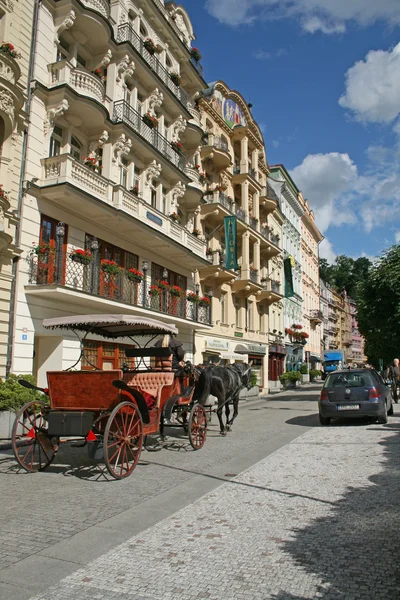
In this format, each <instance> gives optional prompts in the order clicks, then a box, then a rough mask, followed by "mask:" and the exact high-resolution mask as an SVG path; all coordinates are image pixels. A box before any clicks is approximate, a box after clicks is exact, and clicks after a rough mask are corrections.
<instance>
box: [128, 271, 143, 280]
mask: <svg viewBox="0 0 400 600" xmlns="http://www.w3.org/2000/svg"><path fill="white" fill-rule="evenodd" d="M127 275H128V279H129V281H134V282H135V283H140V282H141V281H143V273H142V271H139V270H138V269H129V271H128V273H127Z"/></svg>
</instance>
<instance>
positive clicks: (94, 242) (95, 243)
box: [90, 238, 99, 252]
mask: <svg viewBox="0 0 400 600" xmlns="http://www.w3.org/2000/svg"><path fill="white" fill-rule="evenodd" d="M90 249H91V250H93V252H96V251H97V250H98V249H99V240H98V239H97V238H93V239H92V241H91V243H90Z"/></svg>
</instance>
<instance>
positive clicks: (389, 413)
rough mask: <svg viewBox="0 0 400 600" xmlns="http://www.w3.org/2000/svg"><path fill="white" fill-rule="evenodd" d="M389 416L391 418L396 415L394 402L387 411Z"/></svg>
mask: <svg viewBox="0 0 400 600" xmlns="http://www.w3.org/2000/svg"><path fill="white" fill-rule="evenodd" d="M387 414H388V415H389V416H390V417H391V416H393V415H394V409H393V402H392V403H391V405H390V408H389V410H388V411H387Z"/></svg>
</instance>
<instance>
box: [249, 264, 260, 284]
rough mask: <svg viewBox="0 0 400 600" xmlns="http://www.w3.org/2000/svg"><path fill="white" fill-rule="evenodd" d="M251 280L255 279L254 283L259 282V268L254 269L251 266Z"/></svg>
mask: <svg viewBox="0 0 400 600" xmlns="http://www.w3.org/2000/svg"><path fill="white" fill-rule="evenodd" d="M250 281H253V283H258V282H259V274H258V270H257V269H252V268H251V267H250Z"/></svg>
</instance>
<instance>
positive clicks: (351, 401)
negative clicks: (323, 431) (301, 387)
mask: <svg viewBox="0 0 400 600" xmlns="http://www.w3.org/2000/svg"><path fill="white" fill-rule="evenodd" d="M318 409H319V421H320V423H321V425H329V423H330V421H331V419H341V418H342V419H343V418H346V419H347V418H349V417H355V418H360V417H375V418H376V420H377V421H378V423H387V420H388V415H392V414H393V399H392V393H391V391H390V388H389V387H388V386H387V385H385V383H384V381H383V379H382V377H381V376H380V375H379V373H377V372H376V371H374V370H373V369H354V370H353V369H348V370H347V369H346V370H341V371H335V372H334V373H330V374H329V375H328V377H327V378H326V380H325V382H324V386H323V388H322V391H321V395H320V398H319V401H318Z"/></svg>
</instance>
